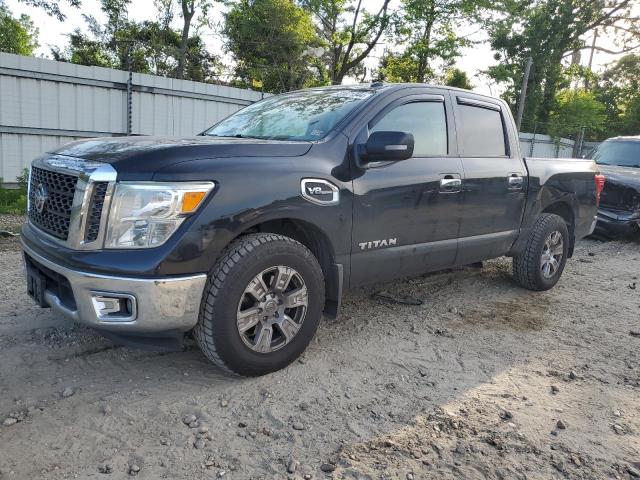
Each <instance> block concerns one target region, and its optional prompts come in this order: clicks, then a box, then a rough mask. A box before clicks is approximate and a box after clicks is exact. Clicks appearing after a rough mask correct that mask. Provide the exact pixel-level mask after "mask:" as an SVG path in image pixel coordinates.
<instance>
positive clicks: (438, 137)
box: [351, 89, 464, 286]
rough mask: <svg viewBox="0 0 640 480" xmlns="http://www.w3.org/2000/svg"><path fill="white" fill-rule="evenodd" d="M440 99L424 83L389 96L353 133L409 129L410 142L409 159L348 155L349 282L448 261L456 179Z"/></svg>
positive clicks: (446, 108)
mask: <svg viewBox="0 0 640 480" xmlns="http://www.w3.org/2000/svg"><path fill="white" fill-rule="evenodd" d="M414 90H415V89H414ZM445 99H448V92H446V91H443V90H438V89H429V90H427V89H425V92H424V94H418V95H411V96H405V97H401V98H400V99H398V100H395V101H391V102H390V103H389V104H388V105H386V106H385V107H384V108H382V109H381V110H378V113H376V114H372V118H370V119H368V120H367V121H366V124H365V125H363V126H362V128H361V130H360V131H359V132H358V134H357V136H356V143H365V142H366V140H367V138H368V136H369V135H370V134H371V133H372V132H375V131H403V132H409V133H411V134H413V136H414V139H415V148H414V153H413V157H412V158H410V159H408V160H403V161H398V162H373V163H370V164H364V165H361V166H359V162H358V160H357V159H356V162H355V165H354V167H353V168H354V169H355V172H354V180H353V192H354V202H353V235H352V260H351V285H352V286H355V285H362V284H366V283H372V282H377V281H384V280H389V279H392V278H396V277H398V276H403V275H412V274H419V273H424V272H427V271H430V270H437V269H439V268H445V267H448V266H450V265H452V264H453V262H454V260H455V256H456V249H457V236H458V230H459V226H460V215H461V207H462V194H461V192H462V183H463V181H464V179H463V170H462V164H461V161H460V159H459V158H458V156H457V152H456V147H455V133H454V129H453V123H454V122H453V120H452V112H451V107H450V104H449V102H448V101H445ZM355 155H357V153H356V154H355Z"/></svg>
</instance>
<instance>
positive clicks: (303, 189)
mask: <svg viewBox="0 0 640 480" xmlns="http://www.w3.org/2000/svg"><path fill="white" fill-rule="evenodd" d="M300 193H301V194H302V196H303V198H305V199H307V200H309V201H310V202H311V203H315V204H316V205H336V204H338V203H339V202H340V190H339V189H338V187H337V186H335V185H334V184H333V183H331V182H329V181H328V180H323V179H321V178H303V179H302V180H301V181H300Z"/></svg>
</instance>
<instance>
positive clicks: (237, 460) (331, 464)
mask: <svg viewBox="0 0 640 480" xmlns="http://www.w3.org/2000/svg"><path fill="white" fill-rule="evenodd" d="M3 229H4V228H0V230H3ZM3 242H4V243H3V245H4V247H3V248H2V250H3V251H2V252H0V285H2V287H1V288H0V472H1V473H0V478H2V479H3V480H4V479H27V478H28V479H32V478H45V479H49V478H50V479H65V478H80V479H85V478H96V479H100V478H105V479H107V478H114V479H117V478H130V477H132V476H135V477H139V478H141V479H158V478H168V479H193V478H205V479H206V478H227V477H228V478H238V479H262V478H268V479H272V478H282V479H285V478H296V479H301V478H314V479H320V478H336V479H338V478H349V479H350V478H367V479H368V478H370V479H379V478H390V479H391V478H393V479H396V478H398V479H422V478H424V479H427V478H445V479H448V478H452V479H453V478H456V479H457V478H466V479H476V478H477V479H552V478H575V479H578V478H579V479H601V478H620V479H636V478H640V315H639V313H640V288H637V287H636V285H637V283H640V282H639V281H638V277H639V276H640V242H637V241H635V242H634V241H624V242H611V243H600V242H595V241H585V242H582V243H581V244H580V245H579V247H578V248H577V251H576V254H575V256H574V258H573V259H572V260H571V261H570V262H569V264H568V266H567V269H566V271H565V274H564V276H563V278H562V280H561V282H560V283H559V285H558V286H557V287H556V288H555V289H554V290H552V291H549V292H544V293H534V292H529V291H526V290H522V289H520V288H518V287H516V286H515V285H514V284H513V283H512V281H511V279H510V271H509V269H510V262H509V261H508V260H507V259H498V260H495V261H491V262H487V263H485V265H484V268H482V269H478V268H475V269H474V268H464V269H459V270H455V271H452V272H444V273H438V274H435V275H428V276H424V277H420V278H416V279H408V280H405V281H399V282H395V283H391V284H384V285H376V286H373V287H371V288H367V289H358V290H354V291H351V292H349V293H348V294H347V295H346V298H345V301H344V306H343V308H342V317H341V318H340V319H339V320H337V321H325V322H324V323H323V324H322V325H321V327H320V329H319V331H318V333H317V336H316V339H315V340H314V341H313V342H312V344H311V346H310V348H309V349H308V350H307V352H306V353H305V354H304V355H303V357H302V358H301V359H300V360H299V361H297V362H295V363H294V364H293V365H292V366H290V367H289V368H287V369H285V370H283V371H280V372H277V373H275V374H272V375H269V376H266V377H262V378H255V379H237V378H228V377H225V376H223V375H221V374H220V373H219V372H218V371H217V370H215V369H214V368H213V367H211V366H210V365H209V364H207V362H206V360H205V358H204V357H203V356H202V355H201V354H200V353H199V351H198V350H197V349H196V348H195V346H194V345H193V342H188V344H187V346H186V348H185V350H184V351H182V352H173V353H166V352H165V353H158V352H144V351H139V350H130V349H127V348H123V347H118V346H115V345H113V344H111V343H110V342H109V341H107V340H105V339H103V338H102V337H100V336H98V335H96V334H94V333H93V332H92V331H90V330H87V329H84V328H81V327H77V326H74V325H73V324H71V323H69V322H68V321H67V320H65V319H63V318H60V317H59V316H57V315H55V314H53V313H52V312H51V311H50V310H42V309H39V308H37V307H35V306H34V305H33V304H32V303H31V301H30V300H29V299H28V298H27V296H26V294H25V287H24V284H23V274H22V266H21V262H20V257H19V253H18V251H17V242H16V241H15V239H8V240H3ZM381 290H384V291H385V292H386V294H385V295H387V296H389V295H390V296H392V297H394V296H395V297H406V298H409V299H420V300H422V301H423V304H422V305H404V304H397V303H392V302H389V301H388V300H387V301H385V300H380V299H375V298H372V293H374V292H376V291H381Z"/></svg>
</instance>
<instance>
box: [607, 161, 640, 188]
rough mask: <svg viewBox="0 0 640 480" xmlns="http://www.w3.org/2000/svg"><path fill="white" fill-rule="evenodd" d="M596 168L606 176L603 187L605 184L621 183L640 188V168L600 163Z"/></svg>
mask: <svg viewBox="0 0 640 480" xmlns="http://www.w3.org/2000/svg"><path fill="white" fill-rule="evenodd" d="M598 168H599V169H600V172H601V173H602V174H603V175H604V176H605V177H606V181H605V188H606V186H607V184H616V185H622V186H625V187H631V188H636V189H638V188H640V168H636V167H620V166H617V165H602V164H599V165H598Z"/></svg>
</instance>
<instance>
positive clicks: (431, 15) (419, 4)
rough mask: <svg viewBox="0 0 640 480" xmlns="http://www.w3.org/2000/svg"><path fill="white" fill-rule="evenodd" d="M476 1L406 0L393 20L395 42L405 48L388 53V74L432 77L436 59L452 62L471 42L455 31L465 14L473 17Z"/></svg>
mask: <svg viewBox="0 0 640 480" xmlns="http://www.w3.org/2000/svg"><path fill="white" fill-rule="evenodd" d="M477 5H478V4H477V2H472V1H469V0H450V1H449V0H403V2H402V9H401V10H400V13H399V14H397V15H395V17H394V21H393V24H394V31H395V32H394V33H395V38H396V42H397V43H398V44H400V45H403V47H404V51H403V52H402V53H401V54H389V53H387V55H385V57H388V58H387V60H388V61H387V65H386V66H385V68H384V73H385V74H386V76H387V77H390V78H400V79H401V80H402V81H404V82H420V83H422V82H425V81H430V80H433V79H434V78H435V76H436V70H435V68H434V63H435V62H436V61H439V62H440V64H444V66H445V67H446V66H448V65H450V64H451V63H452V62H453V60H454V59H455V58H456V57H458V56H459V55H460V48H461V47H464V46H466V45H468V44H469V42H468V41H467V40H466V39H465V38H463V37H461V36H458V35H457V34H456V31H457V29H458V27H459V26H460V22H461V20H462V18H466V19H469V18H473V16H474V14H475V12H476V9H477ZM383 61H384V59H383ZM394 68H397V69H398V70H397V71H394Z"/></svg>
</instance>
